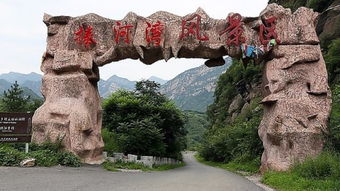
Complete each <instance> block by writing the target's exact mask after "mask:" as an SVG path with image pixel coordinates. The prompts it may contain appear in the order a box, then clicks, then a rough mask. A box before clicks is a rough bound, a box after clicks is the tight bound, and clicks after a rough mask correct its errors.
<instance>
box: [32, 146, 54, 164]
mask: <svg viewBox="0 0 340 191" xmlns="http://www.w3.org/2000/svg"><path fill="white" fill-rule="evenodd" d="M29 156H30V157H33V158H35V159H36V164H37V166H46V167H49V166H55V165H57V164H58V156H57V155H56V153H55V152H53V151H51V150H38V151H33V152H30V153H29Z"/></svg>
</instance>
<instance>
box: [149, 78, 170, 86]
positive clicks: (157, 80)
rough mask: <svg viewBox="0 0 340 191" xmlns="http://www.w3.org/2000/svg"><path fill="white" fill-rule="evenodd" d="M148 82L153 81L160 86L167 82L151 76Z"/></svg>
mask: <svg viewBox="0 0 340 191" xmlns="http://www.w3.org/2000/svg"><path fill="white" fill-rule="evenodd" d="M148 80H150V81H154V82H156V83H159V84H161V85H163V84H165V83H166V82H167V81H168V80H163V79H162V78H159V77H157V76H151V77H150V78H148Z"/></svg>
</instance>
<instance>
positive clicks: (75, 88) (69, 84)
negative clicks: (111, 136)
mask: <svg viewBox="0 0 340 191" xmlns="http://www.w3.org/2000/svg"><path fill="white" fill-rule="evenodd" d="M69 19H70V17H65V16H61V17H54V18H52V19H51V18H50V17H49V16H48V15H45V16H44V22H45V24H46V25H47V26H48V37H47V50H46V52H45V54H44V56H43V61H42V65H41V70H42V71H43V72H44V77H43V81H42V88H41V91H42V94H43V96H44V98H45V102H44V104H43V105H42V106H41V107H40V108H39V109H38V110H37V111H36V112H35V114H34V117H33V136H32V141H33V142H36V143H43V142H46V141H51V142H57V141H61V143H62V145H63V146H64V147H65V149H66V150H68V151H71V152H73V153H74V154H76V155H77V156H79V157H80V158H81V159H82V162H85V163H90V164H96V163H101V162H103V158H102V151H103V146H104V144H103V139H102V137H101V125H102V114H101V113H102V109H101V102H100V96H99V94H98V89H97V81H99V71H98V67H97V66H96V65H94V64H93V62H92V56H91V54H90V53H88V52H81V51H76V50H69V46H68V45H69V34H68V33H67V30H68V29H67V25H66V24H67V22H68V20H69Z"/></svg>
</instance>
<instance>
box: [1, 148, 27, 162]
mask: <svg viewBox="0 0 340 191" xmlns="http://www.w3.org/2000/svg"><path fill="white" fill-rule="evenodd" d="M25 158H26V155H25V153H23V152H20V151H18V150H16V149H14V148H12V147H9V146H4V145H1V146H0V166H18V165H19V164H20V162H21V161H22V160H24V159H25Z"/></svg>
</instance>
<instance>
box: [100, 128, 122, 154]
mask: <svg viewBox="0 0 340 191" xmlns="http://www.w3.org/2000/svg"><path fill="white" fill-rule="evenodd" d="M102 137H103V141H104V143H105V145H104V151H107V152H112V151H119V148H118V142H117V139H118V138H117V135H116V134H115V133H114V132H111V131H109V130H108V129H106V128H104V129H102Z"/></svg>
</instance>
